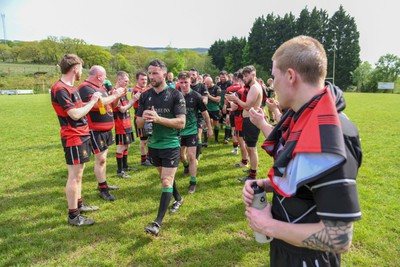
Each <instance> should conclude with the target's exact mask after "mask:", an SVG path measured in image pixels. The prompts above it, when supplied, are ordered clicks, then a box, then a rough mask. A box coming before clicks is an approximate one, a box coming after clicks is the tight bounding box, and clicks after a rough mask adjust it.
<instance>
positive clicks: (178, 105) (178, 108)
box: [174, 90, 186, 116]
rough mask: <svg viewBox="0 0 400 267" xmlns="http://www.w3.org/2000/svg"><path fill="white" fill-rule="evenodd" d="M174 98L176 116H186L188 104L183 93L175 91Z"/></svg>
mask: <svg viewBox="0 0 400 267" xmlns="http://www.w3.org/2000/svg"><path fill="white" fill-rule="evenodd" d="M175 92H176V93H175V96H174V114H175V116H176V115H181V114H183V115H185V114H186V102H185V98H184V96H183V95H182V93H181V92H179V91H178V90H175Z"/></svg>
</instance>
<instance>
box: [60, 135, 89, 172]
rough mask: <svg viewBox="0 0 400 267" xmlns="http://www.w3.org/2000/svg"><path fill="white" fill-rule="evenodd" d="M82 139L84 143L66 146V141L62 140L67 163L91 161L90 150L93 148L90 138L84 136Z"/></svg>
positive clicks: (74, 163) (75, 163)
mask: <svg viewBox="0 0 400 267" xmlns="http://www.w3.org/2000/svg"><path fill="white" fill-rule="evenodd" d="M81 140H82V145H80V146H70V147H65V144H64V143H65V142H64V141H62V143H63V147H64V154H65V161H66V162H67V165H77V164H82V163H85V162H89V161H90V151H91V150H92V145H91V142H90V138H89V136H83V137H81Z"/></svg>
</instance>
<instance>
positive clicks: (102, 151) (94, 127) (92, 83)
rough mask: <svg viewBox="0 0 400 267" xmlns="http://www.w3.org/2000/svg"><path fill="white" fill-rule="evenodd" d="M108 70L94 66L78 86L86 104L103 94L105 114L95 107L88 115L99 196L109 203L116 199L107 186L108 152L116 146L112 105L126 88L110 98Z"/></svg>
mask: <svg viewBox="0 0 400 267" xmlns="http://www.w3.org/2000/svg"><path fill="white" fill-rule="evenodd" d="M106 77H107V76H106V70H105V69H104V68H103V67H102V66H98V65H94V66H92V67H91V68H90V70H89V76H88V77H87V79H86V80H85V81H84V82H82V83H81V84H80V85H79V86H78V90H79V94H80V95H81V97H82V101H83V102H84V103H86V102H89V101H90V99H91V98H92V95H93V94H94V93H96V92H99V93H101V95H102V101H103V106H104V108H105V114H102V113H101V112H100V109H99V108H100V107H99V106H98V105H95V106H94V107H93V108H92V109H91V110H90V112H89V114H88V122H89V129H90V140H91V143H92V152H93V154H94V158H95V162H94V174H95V176H96V178H97V182H98V189H99V190H100V193H99V196H100V197H101V198H102V199H104V200H108V201H114V200H115V197H114V196H113V195H111V194H110V192H109V190H110V189H115V186H113V187H109V186H108V184H107V181H106V180H107V178H106V177H107V171H106V167H107V152H108V146H110V145H112V144H114V138H113V135H112V129H113V128H114V117H113V113H112V108H111V107H110V104H111V103H113V102H115V105H116V104H117V102H116V101H115V100H117V99H119V98H121V97H122V96H123V95H124V92H125V91H124V88H118V89H117V90H115V92H114V94H113V95H111V96H109V95H108V93H107V90H106V88H105V87H104V86H103V85H104V80H105V79H106Z"/></svg>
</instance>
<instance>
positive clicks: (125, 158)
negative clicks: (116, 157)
mask: <svg viewBox="0 0 400 267" xmlns="http://www.w3.org/2000/svg"><path fill="white" fill-rule="evenodd" d="M122 166H123V167H122V168H124V169H126V168H128V150H125V151H124V156H123V158H122Z"/></svg>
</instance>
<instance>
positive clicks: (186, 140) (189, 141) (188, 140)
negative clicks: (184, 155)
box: [181, 134, 199, 147]
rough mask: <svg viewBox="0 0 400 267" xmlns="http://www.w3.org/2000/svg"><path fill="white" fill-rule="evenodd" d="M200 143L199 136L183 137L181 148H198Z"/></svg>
mask: <svg viewBox="0 0 400 267" xmlns="http://www.w3.org/2000/svg"><path fill="white" fill-rule="evenodd" d="M198 142H199V136H198V135H197V134H192V135H186V136H181V146H187V147H191V146H197V143H198Z"/></svg>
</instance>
